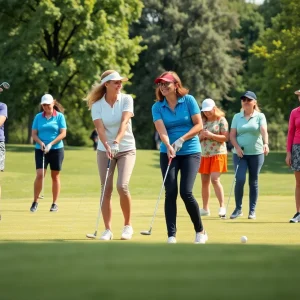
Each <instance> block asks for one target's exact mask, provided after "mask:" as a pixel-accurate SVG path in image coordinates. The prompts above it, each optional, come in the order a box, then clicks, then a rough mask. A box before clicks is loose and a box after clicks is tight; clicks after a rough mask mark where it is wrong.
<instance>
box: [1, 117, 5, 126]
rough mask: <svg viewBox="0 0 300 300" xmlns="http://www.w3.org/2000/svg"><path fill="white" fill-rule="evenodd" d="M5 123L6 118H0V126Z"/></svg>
mask: <svg viewBox="0 0 300 300" xmlns="http://www.w3.org/2000/svg"><path fill="white" fill-rule="evenodd" d="M5 121H6V117H5V116H0V126H2V125H3V124H4V122H5Z"/></svg>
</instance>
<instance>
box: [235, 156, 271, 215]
mask: <svg viewBox="0 0 300 300" xmlns="http://www.w3.org/2000/svg"><path fill="white" fill-rule="evenodd" d="M264 159H265V156H264V154H258V155H244V156H243V157H242V158H241V159H240V158H239V157H238V156H237V155H236V154H233V163H234V169H235V170H236V168H237V166H239V168H238V170H237V173H236V183H235V188H234V196H235V205H236V208H237V209H239V210H241V209H242V202H243V196H244V185H245V182H246V173H247V169H248V171H249V212H250V211H255V207H256V202H257V198H258V174H259V172H260V169H261V167H262V165H263V163H264Z"/></svg>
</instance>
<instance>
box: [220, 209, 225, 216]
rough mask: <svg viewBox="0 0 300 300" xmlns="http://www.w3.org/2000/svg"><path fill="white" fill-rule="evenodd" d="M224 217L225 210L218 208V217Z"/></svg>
mask: <svg viewBox="0 0 300 300" xmlns="http://www.w3.org/2000/svg"><path fill="white" fill-rule="evenodd" d="M225 216H226V208H225V207H220V208H219V217H225Z"/></svg>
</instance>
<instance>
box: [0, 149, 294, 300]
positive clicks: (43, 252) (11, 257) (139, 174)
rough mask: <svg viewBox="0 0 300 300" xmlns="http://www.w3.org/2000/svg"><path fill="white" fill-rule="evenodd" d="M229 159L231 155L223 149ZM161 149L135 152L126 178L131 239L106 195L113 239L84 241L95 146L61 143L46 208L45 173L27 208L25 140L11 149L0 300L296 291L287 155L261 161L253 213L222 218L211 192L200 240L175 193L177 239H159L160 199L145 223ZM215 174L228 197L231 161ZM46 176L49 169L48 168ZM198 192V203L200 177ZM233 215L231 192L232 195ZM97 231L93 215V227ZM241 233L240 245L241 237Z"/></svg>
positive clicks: (94, 189)
mask: <svg viewBox="0 0 300 300" xmlns="http://www.w3.org/2000/svg"><path fill="white" fill-rule="evenodd" d="M229 158H230V163H231V155H229ZM158 159H159V156H158V152H156V151H142V150H139V151H138V155H137V163H136V167H135V170H134V174H133V177H132V181H131V186H130V189H131V194H132V197H133V214H132V220H133V227H134V230H135V234H134V237H133V240H132V241H120V235H121V229H122V226H123V220H122V213H121V210H120V206H119V203H118V197H117V195H116V191H114V195H113V232H114V241H111V242H101V241H99V240H94V241H90V240H87V239H86V238H85V234H86V233H93V232H94V230H95V223H96V215H97V211H98V207H99V204H98V203H99V179H98V174H97V169H96V164H95V152H94V151H93V150H91V149H89V148H78V149H77V148H67V150H66V153H65V162H64V170H63V172H62V175H61V180H62V193H61V197H60V201H59V203H58V204H59V211H58V212H57V213H50V212H49V208H50V205H51V186H50V178H49V176H47V177H46V181H45V199H44V200H41V202H40V204H39V210H38V212H37V213H35V214H31V213H30V212H29V208H30V204H31V201H32V185H33V180H34V177H35V170H34V153H33V149H32V147H31V146H8V152H7V161H6V170H5V172H4V173H1V174H0V175H1V185H2V199H1V200H0V210H1V215H2V220H1V221H0V267H1V280H0V299H1V300H2V299H73V300H75V299H141V298H142V299H182V298H184V297H186V298H187V299H188V298H192V297H197V298H202V297H206V298H208V299H221V298H226V299H227V298H228V299H253V298H257V299H283V298H285V297H294V296H296V295H297V294H298V293H297V289H296V287H297V282H298V273H299V272H298V269H299V262H298V261H299V260H298V255H299V251H300V250H299V249H300V247H299V246H300V238H299V236H300V234H299V233H300V224H290V223H288V220H289V218H290V217H291V216H292V215H293V213H294V210H295V208H294V196H293V193H294V177H293V174H292V173H291V172H290V171H289V170H288V169H287V168H286V167H285V166H284V153H273V154H270V155H269V156H268V157H267V158H266V162H265V166H264V168H263V172H262V174H261V175H260V197H259V203H258V209H257V220H254V221H253V220H248V219H247V217H246V216H247V213H248V210H247V207H248V188H246V189H245V197H244V215H245V216H244V217H242V218H239V219H237V220H220V219H219V218H218V217H217V212H218V206H217V200H216V198H215V196H214V193H213V191H212V199H211V211H212V216H211V217H206V218H203V222H204V226H205V228H206V230H207V231H208V235H209V241H208V243H207V244H206V245H194V244H192V242H193V239H194V232H193V228H192V224H191V222H190V220H189V217H188V216H187V213H186V211H185V208H184V206H183V204H182V201H181V200H180V199H178V234H177V241H178V244H176V245H166V244H165V242H166V230H165V221H164V215H163V199H162V201H161V203H160V206H159V210H158V214H157V219H156V220H155V223H154V227H153V234H152V235H151V236H142V235H140V234H139V231H140V230H148V229H149V223H150V221H151V217H152V213H153V210H154V206H155V202H156V200H157V197H158V193H159V190H160V188H161V183H162V179H161V174H160V169H159V164H158ZM229 169H230V172H228V174H225V175H223V176H222V183H223V185H224V189H225V194H226V202H227V200H228V195H229V191H230V187H231V184H232V180H233V168H232V165H231V164H230V166H229ZM48 175H49V174H48ZM195 196H196V197H197V199H198V201H199V204H201V186H200V176H198V178H197V183H196V185H195ZM229 207H230V212H231V211H232V210H233V208H234V197H232V199H231V200H230V205H229ZM101 230H103V225H102V222H100V228H99V231H100V232H101ZM242 235H246V236H247V237H248V243H247V244H241V243H240V237H241V236H242Z"/></svg>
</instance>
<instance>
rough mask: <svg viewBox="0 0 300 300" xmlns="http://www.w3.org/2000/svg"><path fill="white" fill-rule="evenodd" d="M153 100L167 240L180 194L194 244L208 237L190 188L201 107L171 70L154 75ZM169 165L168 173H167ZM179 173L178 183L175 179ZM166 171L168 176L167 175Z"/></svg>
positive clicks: (197, 158) (198, 153) (172, 236)
mask: <svg viewBox="0 0 300 300" xmlns="http://www.w3.org/2000/svg"><path fill="white" fill-rule="evenodd" d="M155 83H156V84H157V88H156V99H157V100H156V103H155V104H154V105H153V106H152V116H153V122H154V125H155V127H156V130H157V132H158V133H159V136H160V139H161V141H162V143H161V145H160V167H161V173H162V176H163V178H164V177H165V176H166V180H165V191H166V192H165V218H166V224H167V234H168V240H167V243H169V244H174V243H176V242H177V240H176V232H177V225H176V217H177V203H176V201H177V195H178V193H179V194H180V197H181V198H182V200H183V202H184V204H185V207H186V210H187V212H188V214H189V216H190V218H191V221H192V223H193V225H194V230H195V240H194V243H195V244H205V243H206V241H207V240H208V236H207V233H206V231H205V230H204V227H203V224H202V221H201V217H200V211H199V205H198V202H197V200H196V199H195V197H194V195H193V187H194V183H195V179H196V176H197V173H198V169H199V165H200V159H201V145H200V143H199V137H198V134H199V132H200V131H201V130H202V128H203V125H202V120H201V116H200V109H199V105H198V103H197V101H196V99H195V98H194V97H193V96H192V95H189V94H188V90H187V89H186V88H184V87H183V86H182V83H181V80H180V78H179V76H178V75H177V74H176V73H175V72H172V71H169V72H164V73H162V74H161V75H160V76H159V77H158V78H156V80H155ZM168 166H169V172H168V173H167V170H168ZM179 173H180V184H179V186H178V182H177V178H178V175H179ZM166 174H167V175H166Z"/></svg>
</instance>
